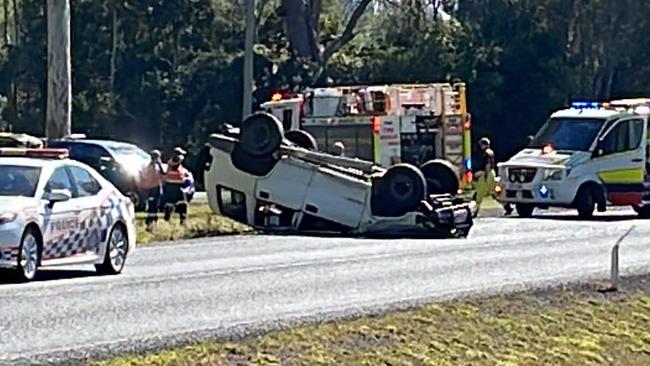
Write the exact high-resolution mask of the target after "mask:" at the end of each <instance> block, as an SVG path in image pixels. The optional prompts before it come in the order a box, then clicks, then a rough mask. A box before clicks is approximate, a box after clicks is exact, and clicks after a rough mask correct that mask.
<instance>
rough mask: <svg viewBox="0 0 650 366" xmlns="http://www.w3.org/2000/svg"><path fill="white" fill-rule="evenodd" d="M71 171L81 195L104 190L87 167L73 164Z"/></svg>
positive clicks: (89, 194)
mask: <svg viewBox="0 0 650 366" xmlns="http://www.w3.org/2000/svg"><path fill="white" fill-rule="evenodd" d="M70 172H71V173H72V177H73V178H74V181H75V184H76V188H77V191H78V192H79V197H89V196H95V195H96V194H98V193H99V191H101V190H102V186H101V185H100V184H99V182H98V181H97V180H96V179H95V178H94V177H93V176H92V175H91V174H90V173H89V172H88V171H87V170H85V169H83V168H80V167H77V166H73V167H70Z"/></svg>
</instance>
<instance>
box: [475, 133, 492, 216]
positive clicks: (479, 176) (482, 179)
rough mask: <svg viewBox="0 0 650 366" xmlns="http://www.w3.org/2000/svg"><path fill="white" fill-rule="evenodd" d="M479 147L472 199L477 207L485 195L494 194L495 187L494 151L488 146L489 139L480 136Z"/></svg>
mask: <svg viewBox="0 0 650 366" xmlns="http://www.w3.org/2000/svg"><path fill="white" fill-rule="evenodd" d="M479 147H480V148H481V154H480V160H479V163H478V164H476V168H475V170H474V177H475V182H476V183H475V186H474V188H475V191H476V193H475V196H474V200H475V201H476V204H477V207H478V208H480V207H481V202H483V199H485V198H486V197H490V196H492V195H493V194H494V188H495V184H496V182H495V176H496V174H495V172H494V168H495V164H494V162H495V161H494V151H492V149H491V148H490V140H489V139H488V138H487V137H483V138H481V140H479ZM477 213H478V211H477Z"/></svg>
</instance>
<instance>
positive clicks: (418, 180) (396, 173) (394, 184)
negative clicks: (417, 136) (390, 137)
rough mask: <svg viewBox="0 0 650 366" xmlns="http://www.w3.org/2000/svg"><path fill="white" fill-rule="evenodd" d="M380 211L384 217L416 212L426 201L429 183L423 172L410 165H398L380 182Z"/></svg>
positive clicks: (378, 201) (387, 172)
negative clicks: (423, 201)
mask: <svg viewBox="0 0 650 366" xmlns="http://www.w3.org/2000/svg"><path fill="white" fill-rule="evenodd" d="M378 185H379V186H378V192H377V193H378V200H377V203H378V205H379V206H380V207H378V210H379V211H380V212H381V214H382V215H384V216H401V215H404V214H406V213H408V212H411V211H415V210H417V209H418V207H419V206H420V204H421V202H422V200H424V199H425V194H426V187H427V183H426V180H425V179H424V175H422V172H421V171H420V170H419V169H418V168H416V167H414V166H413V165H410V164H398V165H395V166H393V167H391V168H390V169H388V171H386V173H385V174H384V176H383V177H382V178H381V179H380V180H379V182H378Z"/></svg>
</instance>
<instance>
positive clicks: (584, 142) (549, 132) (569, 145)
mask: <svg viewBox="0 0 650 366" xmlns="http://www.w3.org/2000/svg"><path fill="white" fill-rule="evenodd" d="M604 123H605V119H598V118H551V119H550V120H548V122H546V124H545V125H544V126H543V127H542V128H541V129H540V130H539V132H538V133H537V135H536V136H535V137H534V138H533V140H532V141H531V143H530V145H529V147H530V148H536V149H541V148H543V147H544V146H548V145H550V146H552V147H553V149H554V150H556V151H560V152H561V151H589V148H590V147H591V145H592V144H593V142H594V140H595V139H596V137H597V136H598V133H599V132H600V130H601V128H602V127H603V124H604Z"/></svg>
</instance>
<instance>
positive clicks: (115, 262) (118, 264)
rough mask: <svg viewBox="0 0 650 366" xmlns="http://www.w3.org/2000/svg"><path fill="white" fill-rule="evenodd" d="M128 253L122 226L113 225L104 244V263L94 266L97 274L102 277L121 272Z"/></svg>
mask: <svg viewBox="0 0 650 366" xmlns="http://www.w3.org/2000/svg"><path fill="white" fill-rule="evenodd" d="M128 252H129V237H128V235H127V233H126V229H125V228H124V226H123V225H120V224H118V225H115V226H114V227H113V229H112V230H111V233H110V235H109V237H108V242H107V243H106V253H105V254H104V261H103V262H102V263H101V264H98V265H96V266H95V268H96V269H97V272H98V273H100V274H104V275H115V274H119V273H121V272H122V270H123V269H124V263H126V255H127V253H128Z"/></svg>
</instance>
